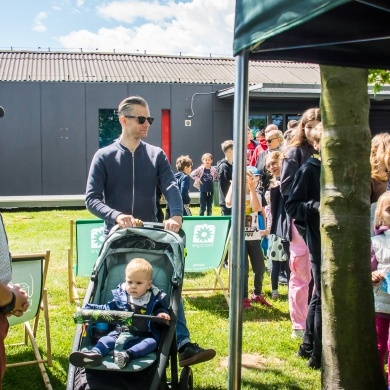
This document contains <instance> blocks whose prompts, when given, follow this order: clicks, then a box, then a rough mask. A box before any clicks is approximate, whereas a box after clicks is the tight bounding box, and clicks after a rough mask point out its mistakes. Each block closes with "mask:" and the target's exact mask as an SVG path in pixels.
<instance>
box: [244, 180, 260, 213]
mask: <svg viewBox="0 0 390 390" xmlns="http://www.w3.org/2000/svg"><path fill="white" fill-rule="evenodd" d="M246 185H247V186H248V188H249V194H250V199H251V208H252V210H253V211H254V212H260V211H262V209H263V207H262V205H261V197H260V195H259V194H258V193H257V192H256V185H255V181H254V179H253V178H251V177H248V176H247V177H246Z"/></svg>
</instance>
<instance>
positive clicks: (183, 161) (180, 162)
mask: <svg viewBox="0 0 390 390" xmlns="http://www.w3.org/2000/svg"><path fill="white" fill-rule="evenodd" d="M185 167H190V168H191V167H192V160H191V159H190V156H188V155H187V156H180V157H178V158H177V159H176V169H177V170H178V171H181V172H183V171H184V168H185Z"/></svg>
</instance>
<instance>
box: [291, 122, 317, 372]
mask: <svg viewBox="0 0 390 390" xmlns="http://www.w3.org/2000/svg"><path fill="white" fill-rule="evenodd" d="M321 136H322V123H321V122H319V123H318V124H317V125H316V126H315V127H314V128H312V129H311V130H310V131H306V138H307V141H308V142H310V144H311V145H313V148H314V149H315V151H316V152H317V153H313V154H312V156H311V157H310V158H309V159H308V160H306V162H305V163H304V164H303V165H302V166H301V167H300V168H299V169H298V171H297V173H296V174H295V178H294V182H293V184H292V186H291V190H290V194H289V197H288V199H287V201H286V204H285V209H286V212H287V214H288V215H289V216H290V217H291V218H292V219H293V220H294V224H295V225H296V227H297V229H298V230H299V231H300V234H302V236H303V237H304V240H305V243H306V245H307V247H308V248H309V259H310V262H311V271H312V275H313V280H314V290H313V294H312V296H311V299H310V304H309V308H308V312H307V317H306V326H305V333H304V336H303V343H302V344H301V345H300V346H299V349H298V356H300V357H303V358H308V359H309V361H308V363H307V365H308V367H310V368H313V369H320V368H321V358H322V314H321V235H320V213H319V207H320V176H321V161H320V155H319V151H320V141H321Z"/></svg>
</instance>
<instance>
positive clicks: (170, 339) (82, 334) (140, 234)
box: [67, 223, 193, 390]
mask: <svg viewBox="0 0 390 390" xmlns="http://www.w3.org/2000/svg"><path fill="white" fill-rule="evenodd" d="M183 236H184V234H183ZM136 257H142V258H144V259H146V260H147V261H149V262H150V263H151V265H152V266H153V278H152V279H153V285H155V286H156V287H158V288H159V289H161V290H162V291H164V292H165V293H166V294H167V298H166V299H167V302H168V303H169V310H170V317H171V320H170V321H167V320H164V319H162V318H159V317H154V316H146V315H141V314H140V315H136V314H133V313H129V312H123V311H119V312H118V311H104V310H102V311H97V310H84V309H80V310H79V311H78V312H77V313H76V315H75V321H76V323H77V328H76V334H75V338H74V342H73V347H72V352H73V351H80V350H81V349H82V348H84V347H87V348H88V347H91V345H93V344H94V341H93V340H92V336H93V332H91V330H93V329H94V328H95V329H96V328H97V324H101V323H108V324H111V325H112V324H116V325H118V324H119V325H126V326H129V325H131V322H132V317H137V320H139V318H143V317H144V319H145V321H155V322H159V323H162V324H164V323H165V325H166V326H165V327H163V328H164V330H163V334H162V338H161V340H160V343H159V346H158V350H157V351H156V352H152V353H150V354H148V355H146V356H145V357H143V358H141V359H134V360H131V361H130V363H129V364H127V366H126V367H125V368H122V369H119V367H118V366H116V364H115V363H114V358H113V355H111V354H109V355H108V356H106V357H104V359H103V364H101V365H100V366H98V367H83V368H78V367H74V366H73V365H72V364H69V370H68V379H67V390H89V389H91V390H93V389H99V390H103V389H110V390H135V389H137V390H142V389H145V390H146V389H150V390H163V389H164V390H166V389H172V390H175V389H178V390H192V388H193V383H192V370H191V368H190V367H184V368H183V369H182V371H181V375H180V380H179V378H178V362H177V346H176V319H177V313H178V307H179V302H180V297H181V289H182V281H183V275H184V241H183V238H182V237H181V236H180V235H178V234H175V233H173V232H170V231H166V230H164V229H163V227H162V224H151V223H149V224H148V223H145V224H144V226H143V227H134V228H127V229H118V230H116V231H113V232H112V233H111V234H110V235H109V236H108V238H107V239H106V241H105V243H104V245H103V247H102V249H101V251H100V254H99V257H98V259H97V260H96V263H95V265H94V268H93V271H92V275H91V281H90V283H89V286H88V288H87V291H86V295H85V298H84V303H83V307H84V306H85V305H86V304H87V303H98V304H104V303H106V302H108V301H110V300H111V299H112V292H111V290H113V289H115V288H116V287H117V285H118V284H120V283H122V282H123V281H124V277H125V268H126V266H127V264H128V263H129V262H130V261H131V260H132V259H134V258H136ZM118 340H119V339H118ZM115 348H117V346H115ZM119 348H120V346H119ZM113 352H114V351H113ZM169 368H170V369H169Z"/></svg>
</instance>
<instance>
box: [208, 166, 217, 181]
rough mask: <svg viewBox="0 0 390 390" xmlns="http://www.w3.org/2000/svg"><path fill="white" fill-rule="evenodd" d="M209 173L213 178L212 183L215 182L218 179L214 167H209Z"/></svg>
mask: <svg viewBox="0 0 390 390" xmlns="http://www.w3.org/2000/svg"><path fill="white" fill-rule="evenodd" d="M210 172H211V175H212V177H213V181H216V180H217V179H218V171H217V170H216V169H215V168H214V167H211V169H210Z"/></svg>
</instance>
